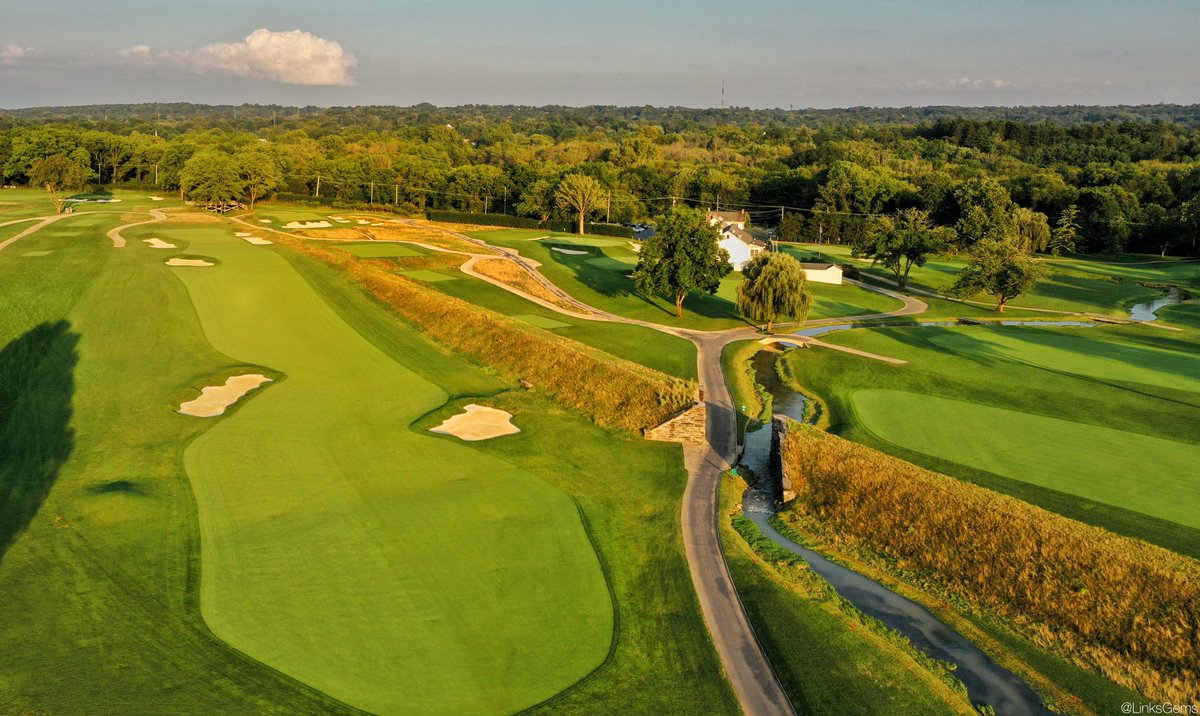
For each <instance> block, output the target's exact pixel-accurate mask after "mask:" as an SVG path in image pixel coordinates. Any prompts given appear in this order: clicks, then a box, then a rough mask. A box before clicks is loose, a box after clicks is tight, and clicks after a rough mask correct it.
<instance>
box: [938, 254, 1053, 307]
mask: <svg viewBox="0 0 1200 716" xmlns="http://www.w3.org/2000/svg"><path fill="white" fill-rule="evenodd" d="M1045 275H1046V268H1045V267H1044V266H1042V265H1041V264H1039V263H1037V262H1036V261H1034V260H1033V258H1032V257H1030V256H1029V255H1028V254H1027V253H1025V251H1024V250H1023V249H1022V248H1021V247H1020V246H1019V245H1018V244H1017V243H1016V241H1014V240H1013V239H1006V240H1000V241H995V240H992V239H986V240H984V241H980V242H978V243H977V244H976V245H975V247H974V248H973V249H972V250H971V262H970V263H968V264H967V265H966V267H965V268H963V270H962V271H961V272H960V273H959V274H958V279H957V280H956V281H955V282H954V285H953V286H951V287H950V294H951V295H953V296H959V297H966V296H970V295H972V294H975V293H978V292H980V291H987V292H988V293H990V294H991V295H992V296H995V298H996V311H997V312H999V313H1003V312H1004V305H1005V304H1007V303H1008V302H1009V301H1011V300H1012V299H1014V298H1016V297H1017V296H1020V295H1021V294H1023V293H1027V292H1029V291H1030V290H1031V289H1032V288H1033V287H1034V286H1035V285H1036V284H1037V282H1038V281H1040V280H1041V279H1042V278H1044V277H1045Z"/></svg>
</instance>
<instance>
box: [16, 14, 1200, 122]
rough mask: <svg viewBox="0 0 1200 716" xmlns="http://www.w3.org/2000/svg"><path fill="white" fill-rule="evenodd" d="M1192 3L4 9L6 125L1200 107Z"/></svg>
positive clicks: (1197, 23) (1199, 22)
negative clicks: (408, 108) (169, 114)
mask: <svg viewBox="0 0 1200 716" xmlns="http://www.w3.org/2000/svg"><path fill="white" fill-rule="evenodd" d="M1198 36H1200V0H1140V1H1134V0H1002V1H997V0H992V1H980V0H908V1H907V2H897V1H893V0H840V1H833V2H824V1H822V2H817V1H813V0H791V1H790V2H787V1H783V0H743V1H742V2H738V3H732V2H715V1H713V0H690V1H685V0H592V1H591V2H574V1H573V0H557V1H554V0H509V1H508V2H498V1H497V0H437V1H427V0H393V1H391V2H385V1H382V0H365V1H357V0H340V1H339V0H319V1H313V0H289V1H286V2H285V1H284V0H274V1H270V0H205V2H195V1H193V2H188V3H182V2H175V1H174V0H155V1H153V2H151V1H148V0H111V1H110V2H108V3H104V2H96V1H95V0H88V1H87V2H60V1H58V0H39V1H36V2H35V1H33V0H19V1H14V0H0V107H2V108H6V109H14V108H20V107H31V106H44V105H83V104H107V103H131V102H197V103H207V104H242V103H260V104H268V103H277V104H284V105H319V106H329V105H359V104H386V105H412V104H417V103H422V102H429V103H432V104H437V105H443V106H445V105H459V104H523V105H544V104H563V105H576V106H578V105H590V104H616V105H645V104H650V105H659V106H666V105H682V106H689V107H715V106H719V105H720V102H721V85H722V80H724V85H725V99H726V102H727V103H728V104H729V105H732V106H741V107H756V108H759V107H781V108H787V107H791V106H794V107H796V108H802V107H847V106H858V105H867V106H918V105H931V104H947V105H968V106H980V105H1030V104H1051V105H1057V104H1143V103H1158V102H1171V103H1180V104H1190V103H1197V102H1200V42H1198V41H1197V40H1196V38H1197V37H1198Z"/></svg>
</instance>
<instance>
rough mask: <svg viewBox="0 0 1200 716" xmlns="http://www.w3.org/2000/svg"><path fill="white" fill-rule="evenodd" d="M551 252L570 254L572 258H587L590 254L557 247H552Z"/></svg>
mask: <svg viewBox="0 0 1200 716" xmlns="http://www.w3.org/2000/svg"><path fill="white" fill-rule="evenodd" d="M550 250H551V251H557V252H558V253H560V254H570V255H572V256H587V254H588V252H586V251H576V250H575V249H563V248H559V247H557V246H551V247H550Z"/></svg>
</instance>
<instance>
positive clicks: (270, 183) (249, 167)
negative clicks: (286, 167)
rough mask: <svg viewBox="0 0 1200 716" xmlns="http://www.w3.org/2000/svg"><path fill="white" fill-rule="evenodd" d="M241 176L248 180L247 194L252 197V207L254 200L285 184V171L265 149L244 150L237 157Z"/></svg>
mask: <svg viewBox="0 0 1200 716" xmlns="http://www.w3.org/2000/svg"><path fill="white" fill-rule="evenodd" d="M237 162H238V167H239V168H240V170H241V177H242V179H243V180H244V181H245V182H246V195H247V196H249V197H250V208H251V209H253V208H254V202H255V201H257V200H258V199H260V198H262V197H264V196H267V195H268V194H270V193H271V192H273V191H275V190H277V189H278V188H279V187H280V186H282V185H283V172H281V171H279V165H278V164H276V163H275V159H274V157H272V156H271V155H270V154H267V153H266V152H264V151H257V150H250V151H248V152H242V153H241V154H239V155H238V158H237Z"/></svg>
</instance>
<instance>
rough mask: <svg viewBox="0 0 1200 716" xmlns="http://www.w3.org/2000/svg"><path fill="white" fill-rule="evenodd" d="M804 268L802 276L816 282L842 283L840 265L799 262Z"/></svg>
mask: <svg viewBox="0 0 1200 716" xmlns="http://www.w3.org/2000/svg"><path fill="white" fill-rule="evenodd" d="M800 265H801V266H802V267H803V268H804V276H805V278H807V279H808V280H809V281H814V282H816V283H832V284H837V285H838V286H840V285H842V267H841V266H838V265H837V264H805V263H802V264H800Z"/></svg>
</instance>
